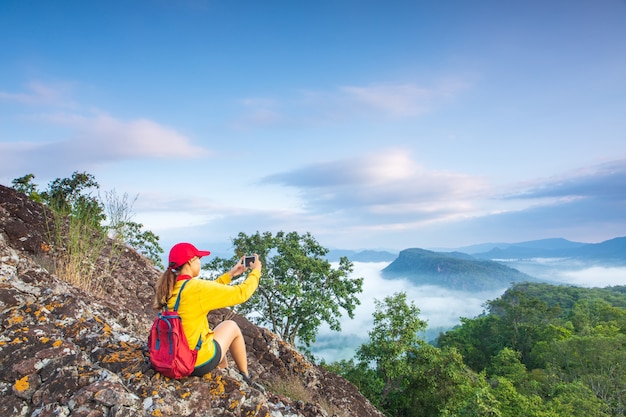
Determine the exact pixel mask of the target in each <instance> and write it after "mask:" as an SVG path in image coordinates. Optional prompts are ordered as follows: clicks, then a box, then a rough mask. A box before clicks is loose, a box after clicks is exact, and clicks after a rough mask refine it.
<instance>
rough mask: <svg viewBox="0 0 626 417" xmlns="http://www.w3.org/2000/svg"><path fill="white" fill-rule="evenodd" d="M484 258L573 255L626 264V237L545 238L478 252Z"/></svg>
mask: <svg viewBox="0 0 626 417" xmlns="http://www.w3.org/2000/svg"><path fill="white" fill-rule="evenodd" d="M473 256H475V257H476V258H480V259H492V260H493V259H530V258H570V259H576V260H583V261H587V262H589V261H597V262H602V263H603V264H619V265H623V264H626V237H617V238H614V239H610V240H606V241H604V242H601V243H578V242H570V241H568V240H565V239H544V240H539V241H531V242H521V243H515V244H510V245H508V246H506V247H496V248H493V249H491V250H489V251H487V252H483V253H474V254H473Z"/></svg>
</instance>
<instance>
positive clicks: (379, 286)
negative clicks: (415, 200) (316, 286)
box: [311, 259, 626, 362]
mask: <svg viewBox="0 0 626 417" xmlns="http://www.w3.org/2000/svg"><path fill="white" fill-rule="evenodd" d="M505 263H506V264H507V265H509V266H510V267H512V268H517V269H518V270H520V271H522V272H525V273H527V274H529V275H532V276H534V277H537V278H539V279H542V280H546V281H548V282H551V283H557V284H558V283H563V284H571V285H577V286H581V287H607V286H611V285H626V267H603V266H593V267H584V266H583V265H580V264H572V263H566V262H564V261H563V260H539V259H537V260H533V261H528V260H525V261H523V262H519V261H507V262H505ZM387 265H389V262H378V263H362V262H354V272H353V276H356V277H363V278H364V281H363V293H362V294H361V297H360V300H361V304H360V305H359V306H358V307H357V308H356V309H355V312H354V319H350V318H349V317H347V315H346V314H344V317H342V319H341V328H342V332H341V333H337V332H333V331H331V330H330V329H328V327H323V328H322V329H320V332H319V334H318V337H317V341H316V343H315V344H314V345H313V346H312V347H311V351H312V353H313V354H314V355H315V356H316V358H318V359H323V360H325V361H326V362H334V361H337V360H341V359H350V358H352V357H354V352H355V350H356V348H357V347H358V346H360V345H361V344H362V343H365V342H366V341H367V340H368V332H369V331H370V330H371V329H372V322H373V320H372V313H373V312H374V309H375V305H374V300H379V301H383V299H384V298H385V297H387V296H390V295H393V294H395V293H398V292H402V291H403V292H406V294H407V299H408V300H409V301H413V302H414V303H415V305H416V306H417V307H418V308H419V309H420V318H421V319H422V320H425V321H427V323H428V328H427V330H426V333H425V334H423V335H422V337H423V338H424V339H425V340H427V341H430V340H432V339H434V338H435V337H436V336H437V335H438V334H439V333H440V332H441V331H446V330H447V329H450V328H452V327H453V326H455V325H457V324H459V323H460V318H461V317H469V318H472V317H475V316H477V315H479V314H481V313H482V312H483V311H484V304H485V302H486V301H488V300H494V299H496V298H498V297H499V296H501V295H502V294H503V293H504V291H506V288H501V289H498V290H494V291H483V292H464V291H454V290H449V289H445V288H441V287H436V286H431V285H426V286H416V285H414V284H412V283H410V282H409V281H407V280H404V279H402V280H385V279H383V278H382V277H381V273H380V271H381V270H382V269H383V268H385V267H386V266H387Z"/></svg>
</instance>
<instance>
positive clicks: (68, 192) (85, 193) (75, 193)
mask: <svg viewBox="0 0 626 417" xmlns="http://www.w3.org/2000/svg"><path fill="white" fill-rule="evenodd" d="M98 188H100V185H99V184H98V183H97V182H96V179H95V178H94V176H93V175H91V174H88V173H86V172H74V173H73V174H72V176H71V178H57V179H55V180H54V181H52V182H51V183H50V184H49V185H48V190H46V191H44V192H43V193H41V197H42V199H43V201H44V202H45V203H46V204H47V205H48V206H49V207H50V209H51V210H52V211H54V212H55V213H57V214H59V215H60V216H70V217H72V218H75V219H78V220H80V221H81V222H82V223H84V224H85V225H88V226H90V227H93V228H94V229H102V225H101V223H102V221H104V220H105V219H106V214H105V213H104V206H103V205H102V203H101V202H100V201H99V200H98V198H97V197H96V196H93V195H92V189H98Z"/></svg>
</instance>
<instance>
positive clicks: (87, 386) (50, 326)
mask: <svg viewBox="0 0 626 417" xmlns="http://www.w3.org/2000/svg"><path fill="white" fill-rule="evenodd" d="M50 224H51V218H50V215H49V214H46V210H45V207H44V206H42V205H40V204H37V203H34V202H32V201H30V200H29V199H28V198H27V197H26V196H25V195H23V194H21V193H17V192H15V191H14V190H12V189H10V188H6V187H3V186H0V326H1V327H2V333H1V334H0V393H1V395H2V399H3V400H2V402H1V403H0V416H38V417H46V416H56V417H59V416H72V417H77V416H81V417H97V416H101V417H105V416H106V417H139V416H151V417H159V416H160V417H167V416H197V417H200V416H233V417H235V416H236V417H240V416H241V417H243V416H259V417H260V416H264V417H266V416H271V417H313V416H324V417H325V416H328V417H330V416H359V417H369V416H377V417H381V416H383V414H382V413H380V412H379V411H378V410H377V409H376V408H374V407H373V406H372V405H371V404H370V403H369V402H368V401H367V400H366V399H365V398H364V397H363V396H362V395H361V394H360V393H359V392H358V390H357V389H356V388H355V387H354V386H353V385H352V384H350V383H349V382H348V381H346V380H345V379H343V378H341V377H339V376H337V375H334V374H332V373H330V372H328V371H326V370H325V369H324V368H322V367H320V366H318V365H316V364H313V363H311V362H309V361H308V360H307V359H306V357H304V356H303V355H301V354H300V353H299V352H298V351H297V350H295V349H294V348H293V347H292V346H290V345H289V344H287V343H285V342H284V341H282V340H280V338H279V337H278V336H277V335H275V334H273V333H272V332H270V331H269V330H267V329H264V328H259V327H257V326H255V325H253V324H252V323H250V322H249V321H248V320H246V319H245V318H244V317H241V316H238V315H236V314H234V313H233V312H232V311H230V310H228V309H222V310H218V311H215V312H212V313H211V314H210V316H209V320H210V322H211V323H212V325H215V324H217V323H219V322H220V321H222V320H224V319H225V318H226V317H228V318H231V319H233V320H235V321H236V322H237V323H238V324H239V326H240V327H241V329H242V332H243V335H244V338H245V340H246V345H247V351H248V361H249V367H250V369H251V370H252V371H253V373H254V374H255V375H258V382H259V383H260V384H261V385H263V386H264V387H266V391H265V392H263V391H262V390H259V389H257V388H255V387H250V386H248V384H247V383H246V382H245V381H243V380H242V378H241V376H240V375H239V374H238V373H237V372H236V370H235V369H232V368H227V369H219V370H215V371H213V372H211V373H210V374H208V375H205V376H204V377H202V378H199V377H189V378H184V379H181V380H172V379H169V378H165V377H163V376H162V375H160V374H159V373H156V372H155V371H154V370H153V369H151V367H150V362H149V358H148V355H147V347H146V341H147V336H148V331H149V329H150V326H151V324H152V321H153V320H154V317H155V315H156V313H155V312H154V311H153V310H152V309H151V307H150V305H151V302H152V297H153V296H154V289H153V285H154V283H155V282H156V280H157V278H158V277H159V274H160V271H158V270H156V269H155V268H154V267H153V266H152V265H151V264H150V262H149V261H148V260H147V259H145V258H144V257H142V256H141V255H140V254H138V253H137V252H136V251H134V250H133V249H131V248H122V249H121V250H120V249H116V248H115V247H114V246H113V245H111V242H109V244H108V245H106V246H105V247H104V248H103V249H102V253H101V255H100V257H99V258H98V259H97V261H96V262H95V265H93V267H94V269H95V270H96V271H97V272H98V274H99V287H98V288H96V289H95V290H94V291H85V290H83V289H81V288H79V286H76V285H72V284H70V283H68V282H67V281H66V280H64V279H62V278H67V277H64V276H57V275H55V268H54V265H55V251H56V250H59V248H55V247H54V245H53V242H51V241H50V239H49V238H48V236H49V230H50ZM60 275H61V274H60ZM231 362H232V361H231ZM233 366H234V364H233ZM283 380H287V381H290V383H293V381H296V384H301V385H302V387H305V388H304V391H305V392H306V393H307V395H308V397H307V398H289V396H288V394H289V393H285V392H274V391H273V389H272V387H278V386H280V384H279V382H280V381H283ZM283 385H285V384H283Z"/></svg>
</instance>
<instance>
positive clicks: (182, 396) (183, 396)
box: [180, 391, 191, 399]
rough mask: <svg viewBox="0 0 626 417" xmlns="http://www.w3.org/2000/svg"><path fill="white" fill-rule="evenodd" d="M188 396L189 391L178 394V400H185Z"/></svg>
mask: <svg viewBox="0 0 626 417" xmlns="http://www.w3.org/2000/svg"><path fill="white" fill-rule="evenodd" d="M190 395H191V393H190V392H189V391H187V392H183V393H182V394H180V398H182V399H185V398H187V397H189V396H190Z"/></svg>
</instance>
